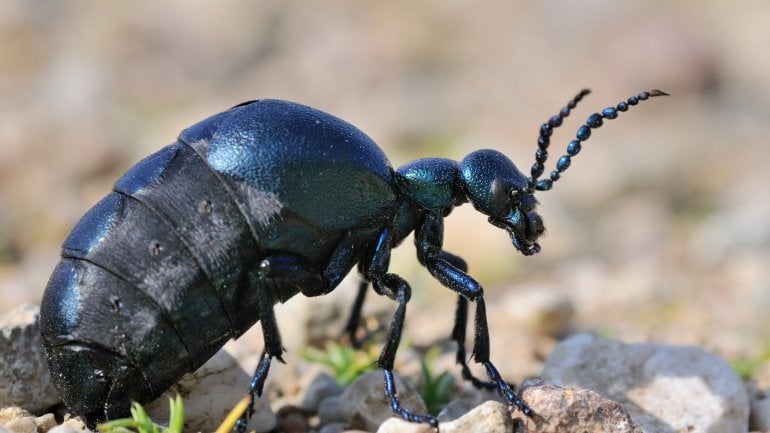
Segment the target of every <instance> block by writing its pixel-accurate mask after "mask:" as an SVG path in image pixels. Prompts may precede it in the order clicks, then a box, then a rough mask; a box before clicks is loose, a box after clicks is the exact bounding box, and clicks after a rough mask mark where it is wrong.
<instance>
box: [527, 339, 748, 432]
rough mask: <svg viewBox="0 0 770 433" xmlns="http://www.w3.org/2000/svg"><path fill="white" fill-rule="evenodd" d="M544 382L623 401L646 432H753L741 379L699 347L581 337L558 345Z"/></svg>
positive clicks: (546, 367) (545, 370)
mask: <svg viewBox="0 0 770 433" xmlns="http://www.w3.org/2000/svg"><path fill="white" fill-rule="evenodd" d="M542 377H543V379H545V380H547V381H549V382H553V383H554V384H557V385H561V386H565V387H580V388H587V389H592V390H595V391H596V392H598V393H600V394H601V395H603V396H605V397H607V398H610V399H612V400H615V401H617V402H620V403H621V404H622V405H623V406H624V407H625V408H626V409H627V410H628V412H629V414H631V417H632V418H633V420H634V421H635V422H636V423H638V424H639V425H640V426H641V427H642V429H644V430H645V431H647V432H660V433H675V432H680V431H687V432H690V433H698V432H703V433H707V432H715V431H719V432H723V433H731V432H736V433H744V432H746V431H747V430H748V415H749V402H748V396H747V393H746V388H745V387H744V385H743V383H742V382H741V380H740V378H739V377H738V376H737V375H736V374H735V372H734V371H733V370H732V369H731V368H730V366H729V365H727V363H725V362H724V361H723V360H722V359H720V358H719V357H717V356H715V355H712V354H710V353H707V352H705V351H703V350H702V349H699V348H697V347H681V346H669V345H664V344H653V343H640V344H624V343H621V342H618V341H613V340H608V339H604V338H600V337H597V336H595V335H589V334H580V335H576V336H574V337H572V338H570V339H568V340H566V341H563V342H561V343H560V344H559V345H557V346H556V348H555V349H554V350H553V352H552V353H551V355H550V356H549V357H548V359H547V360H546V362H545V365H544V368H543V373H542Z"/></svg>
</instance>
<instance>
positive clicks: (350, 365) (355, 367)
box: [302, 341, 377, 386]
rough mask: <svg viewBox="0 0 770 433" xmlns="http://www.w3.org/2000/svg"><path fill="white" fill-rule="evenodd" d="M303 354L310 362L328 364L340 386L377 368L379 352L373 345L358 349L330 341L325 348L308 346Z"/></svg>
mask: <svg viewBox="0 0 770 433" xmlns="http://www.w3.org/2000/svg"><path fill="white" fill-rule="evenodd" d="M302 355H303V356H304V357H305V359H307V360H308V361H310V362H317V363H319V364H323V365H325V366H327V367H328V368H329V369H330V370H331V373H332V376H334V379H335V380H336V381H337V383H338V384H340V386H346V385H349V384H350V383H351V382H353V381H354V380H356V378H358V377H359V376H361V375H362V374H364V373H366V372H367V371H372V370H375V369H376V368H377V365H376V361H377V353H376V351H375V349H374V347H373V346H370V347H368V348H366V349H362V350H358V349H354V348H352V347H348V346H345V345H342V344H339V343H335V342H333V341H330V342H328V343H326V345H325V346H324V349H323V350H321V349H316V348H314V347H308V348H306V349H305V350H304V351H303V353H302Z"/></svg>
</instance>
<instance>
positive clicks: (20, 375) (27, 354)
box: [0, 304, 59, 413]
mask: <svg viewBox="0 0 770 433" xmlns="http://www.w3.org/2000/svg"><path fill="white" fill-rule="evenodd" d="M39 315H40V307H38V306H36V305H31V304H23V305H20V306H19V307H17V308H15V309H13V310H11V311H9V312H7V313H5V314H4V315H3V316H2V317H0V407H4V406H19V407H23V408H25V409H27V410H29V411H30V412H34V413H44V412H45V411H46V410H47V409H48V408H50V407H51V406H53V405H55V404H56V403H58V402H59V395H58V394H57V393H56V390H55V389H54V387H53V385H52V384H51V377H50V376H49V374H48V364H47V363H46V360H45V353H44V352H43V345H42V344H41V342H40V328H39V327H38V324H37V321H38V317H39Z"/></svg>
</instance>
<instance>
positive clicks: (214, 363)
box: [145, 350, 276, 433]
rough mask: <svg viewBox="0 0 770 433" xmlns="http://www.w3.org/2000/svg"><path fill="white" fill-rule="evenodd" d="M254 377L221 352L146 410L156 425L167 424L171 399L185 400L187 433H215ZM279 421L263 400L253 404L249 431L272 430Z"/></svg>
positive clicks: (225, 352) (185, 377)
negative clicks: (175, 397)
mask: <svg viewBox="0 0 770 433" xmlns="http://www.w3.org/2000/svg"><path fill="white" fill-rule="evenodd" d="M250 382H251V376H250V375H249V374H248V373H246V371H244V370H243V369H241V368H240V367H239V366H238V363H237V362H236V360H235V359H234V358H233V357H232V356H231V355H230V354H229V353H228V352H227V351H225V350H220V351H219V352H217V353H216V354H215V355H214V356H213V357H212V358H211V359H209V360H208V361H207V362H206V363H205V364H203V366H201V367H200V368H199V369H198V370H196V371H195V372H193V373H191V374H187V375H185V376H184V377H183V378H182V379H180V380H179V382H177V383H176V384H175V385H173V386H172V387H171V388H170V389H169V390H168V391H166V392H165V393H164V394H163V395H162V396H160V397H159V398H158V399H156V400H154V401H152V402H150V403H148V404H147V405H146V406H145V409H146V410H147V413H148V414H149V415H150V417H151V418H152V419H153V420H155V421H156V422H165V421H166V420H168V415H169V398H173V397H174V396H175V395H177V394H179V395H183V396H184V408H185V431H214V430H216V429H217V427H219V425H220V424H221V423H222V421H223V420H224V419H225V417H226V416H227V415H228V414H229V413H230V411H231V410H232V409H233V407H234V406H235V405H236V404H237V403H238V400H240V398H241V397H242V396H243V395H244V393H245V392H246V390H248V389H249V383H250ZM275 426H276V417H275V414H274V413H273V411H272V409H271V408H270V405H269V404H267V402H266V401H265V400H264V399H261V398H258V399H256V400H255V401H254V413H253V415H252V417H251V419H250V420H249V424H248V429H249V431H251V430H254V431H256V432H258V433H262V432H267V431H270V430H273V429H274V428H275Z"/></svg>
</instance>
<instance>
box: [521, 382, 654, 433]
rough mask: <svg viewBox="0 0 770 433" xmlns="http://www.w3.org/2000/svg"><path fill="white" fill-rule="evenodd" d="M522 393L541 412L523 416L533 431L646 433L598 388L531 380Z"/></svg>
mask: <svg viewBox="0 0 770 433" xmlns="http://www.w3.org/2000/svg"><path fill="white" fill-rule="evenodd" d="M521 392H522V398H523V399H524V401H526V402H527V404H528V405H529V407H530V408H531V409H532V410H533V411H534V412H535V414H537V415H536V416H534V417H531V418H528V417H525V416H523V415H522V420H523V422H524V424H525V426H526V427H527V431H528V432H529V433H583V432H608V433H609V432H612V433H642V429H641V428H640V427H639V426H638V425H637V424H635V423H634V422H633V421H632V420H631V416H630V415H629V414H628V412H627V411H626V410H625V409H624V408H623V405H621V404H620V403H617V402H615V401H612V400H609V399H606V398H603V397H602V396H600V395H599V394H597V393H596V392H594V391H590V390H587V389H565V388H562V387H560V386H556V385H552V384H550V383H545V382H542V381H528V382H525V383H524V384H523V385H522V389H521Z"/></svg>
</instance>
